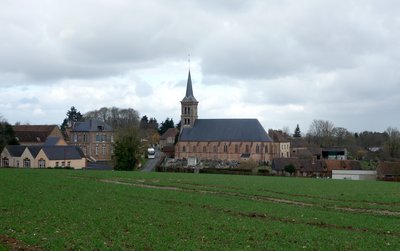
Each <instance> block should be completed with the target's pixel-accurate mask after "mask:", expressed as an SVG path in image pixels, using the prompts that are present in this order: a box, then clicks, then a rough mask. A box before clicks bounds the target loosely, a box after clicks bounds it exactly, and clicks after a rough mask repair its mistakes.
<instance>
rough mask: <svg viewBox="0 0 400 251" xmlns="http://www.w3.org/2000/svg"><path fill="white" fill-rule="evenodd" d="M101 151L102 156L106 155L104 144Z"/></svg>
mask: <svg viewBox="0 0 400 251" xmlns="http://www.w3.org/2000/svg"><path fill="white" fill-rule="evenodd" d="M101 152H102V154H103V156H104V155H106V146H105V145H103V147H102V148H101Z"/></svg>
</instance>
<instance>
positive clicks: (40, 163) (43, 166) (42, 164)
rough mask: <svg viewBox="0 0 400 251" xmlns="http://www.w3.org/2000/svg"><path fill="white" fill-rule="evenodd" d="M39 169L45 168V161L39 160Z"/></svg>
mask: <svg viewBox="0 0 400 251" xmlns="http://www.w3.org/2000/svg"><path fill="white" fill-rule="evenodd" d="M39 168H46V160H44V159H40V160H39Z"/></svg>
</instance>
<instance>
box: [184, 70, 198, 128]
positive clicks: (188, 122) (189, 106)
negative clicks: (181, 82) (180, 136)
mask: <svg viewBox="0 0 400 251" xmlns="http://www.w3.org/2000/svg"><path fill="white" fill-rule="evenodd" d="M198 104H199V102H198V101H197V100H196V98H195V97H194V96H193V88H192V78H191V76H190V69H189V75H188V80H187V85H186V95H185V97H184V98H183V99H182V101H181V131H182V130H183V128H187V127H193V125H194V122H195V121H196V119H197V118H198V116H197V105H198Z"/></svg>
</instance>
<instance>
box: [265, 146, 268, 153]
mask: <svg viewBox="0 0 400 251" xmlns="http://www.w3.org/2000/svg"><path fill="white" fill-rule="evenodd" d="M265 153H268V145H266V146H265Z"/></svg>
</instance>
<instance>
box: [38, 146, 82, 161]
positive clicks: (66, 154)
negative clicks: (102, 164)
mask: <svg viewBox="0 0 400 251" xmlns="http://www.w3.org/2000/svg"><path fill="white" fill-rule="evenodd" d="M42 149H43V151H44V152H45V154H46V156H47V157H48V158H49V159H50V160H63V159H82V158H84V157H85V155H84V154H83V152H82V150H81V149H80V148H79V147H78V146H43V147H42Z"/></svg>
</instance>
